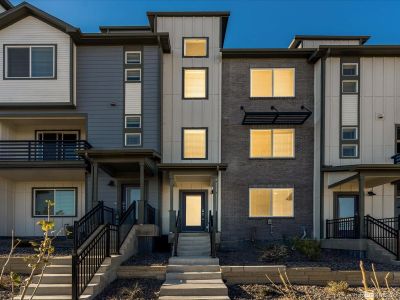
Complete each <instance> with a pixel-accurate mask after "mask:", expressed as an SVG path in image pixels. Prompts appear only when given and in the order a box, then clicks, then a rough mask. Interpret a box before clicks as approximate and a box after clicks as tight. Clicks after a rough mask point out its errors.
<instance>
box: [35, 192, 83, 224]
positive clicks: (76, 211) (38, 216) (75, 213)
mask: <svg viewBox="0 0 400 300" xmlns="http://www.w3.org/2000/svg"><path fill="white" fill-rule="evenodd" d="M43 190H51V191H57V190H61V191H62V190H64V191H70V190H73V191H74V194H75V203H74V206H75V211H74V214H73V215H62V216H61V215H55V214H53V215H50V217H52V218H75V217H77V216H78V188H77V187H33V188H32V211H31V216H32V218H44V217H47V215H36V213H35V203H36V194H35V191H43Z"/></svg>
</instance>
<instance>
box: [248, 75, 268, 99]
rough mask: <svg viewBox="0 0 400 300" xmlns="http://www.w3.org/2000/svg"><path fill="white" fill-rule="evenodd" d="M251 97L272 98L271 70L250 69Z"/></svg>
mask: <svg viewBox="0 0 400 300" xmlns="http://www.w3.org/2000/svg"><path fill="white" fill-rule="evenodd" d="M250 72H251V91H250V96H251V97H272V70H263V69H258V70H257V69H252V70H251V71H250Z"/></svg>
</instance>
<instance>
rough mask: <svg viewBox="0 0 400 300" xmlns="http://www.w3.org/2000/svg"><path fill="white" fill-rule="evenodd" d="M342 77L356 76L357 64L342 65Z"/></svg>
mask: <svg viewBox="0 0 400 300" xmlns="http://www.w3.org/2000/svg"><path fill="white" fill-rule="evenodd" d="M342 75H343V76H358V64H356V63H344V64H342Z"/></svg>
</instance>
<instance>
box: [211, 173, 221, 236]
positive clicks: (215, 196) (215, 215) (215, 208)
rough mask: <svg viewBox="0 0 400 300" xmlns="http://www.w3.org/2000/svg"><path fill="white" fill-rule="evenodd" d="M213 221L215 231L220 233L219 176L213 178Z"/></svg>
mask: <svg viewBox="0 0 400 300" xmlns="http://www.w3.org/2000/svg"><path fill="white" fill-rule="evenodd" d="M212 182H213V209H212V212H213V219H214V229H215V231H218V192H219V191H218V175H217V176H213V178H212Z"/></svg>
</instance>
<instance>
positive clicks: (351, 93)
mask: <svg viewBox="0 0 400 300" xmlns="http://www.w3.org/2000/svg"><path fill="white" fill-rule="evenodd" d="M345 82H355V83H356V91H355V92H344V91H343V86H344V83H345ZM342 94H345V95H354V94H358V80H342Z"/></svg>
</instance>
